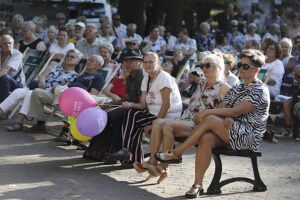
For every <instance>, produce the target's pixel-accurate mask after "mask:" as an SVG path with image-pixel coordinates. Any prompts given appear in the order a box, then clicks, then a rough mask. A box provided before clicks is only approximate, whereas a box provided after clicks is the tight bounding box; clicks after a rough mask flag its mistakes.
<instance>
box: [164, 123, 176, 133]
mask: <svg viewBox="0 0 300 200" xmlns="http://www.w3.org/2000/svg"><path fill="white" fill-rule="evenodd" d="M173 130H174V123H172V122H166V123H164V124H163V125H162V131H163V133H164V134H166V133H170V132H173Z"/></svg>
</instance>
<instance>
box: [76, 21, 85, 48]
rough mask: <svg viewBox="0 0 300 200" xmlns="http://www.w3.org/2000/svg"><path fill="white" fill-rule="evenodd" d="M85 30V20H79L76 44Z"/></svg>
mask: <svg viewBox="0 0 300 200" xmlns="http://www.w3.org/2000/svg"><path fill="white" fill-rule="evenodd" d="M84 31H85V24H84V23H83V22H77V23H76V24H75V40H76V41H75V44H76V42H77V41H79V40H81V39H82V38H83V34H84Z"/></svg>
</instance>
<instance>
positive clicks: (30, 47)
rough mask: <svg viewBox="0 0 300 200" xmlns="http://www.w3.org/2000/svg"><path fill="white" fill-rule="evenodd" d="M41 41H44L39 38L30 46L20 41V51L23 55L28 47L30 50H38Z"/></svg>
mask: <svg viewBox="0 0 300 200" xmlns="http://www.w3.org/2000/svg"><path fill="white" fill-rule="evenodd" d="M41 41H43V40H42V39H40V38H38V39H36V40H34V41H33V42H31V43H30V44H24V41H23V40H20V41H19V44H20V47H19V51H21V53H24V51H25V49H26V48H27V47H29V49H36V46H37V44H38V43H39V42H41Z"/></svg>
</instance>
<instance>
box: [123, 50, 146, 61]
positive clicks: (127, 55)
mask: <svg viewBox="0 0 300 200" xmlns="http://www.w3.org/2000/svg"><path fill="white" fill-rule="evenodd" d="M123 53H124V54H123V58H124V59H137V60H143V54H142V51H141V50H140V49H126V51H125V52H123Z"/></svg>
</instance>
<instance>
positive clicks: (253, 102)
mask: <svg viewBox="0 0 300 200" xmlns="http://www.w3.org/2000/svg"><path fill="white" fill-rule="evenodd" d="M264 62H265V57H264V55H263V54H262V53H261V52H260V51H258V50H244V51H242V52H241V54H240V63H239V65H238V66H239V70H240V76H241V77H242V78H243V80H244V82H243V83H242V84H240V85H237V86H234V87H233V88H231V89H230V90H229V91H228V92H227V94H226V95H225V97H224V103H223V105H222V108H217V109H206V110H202V111H201V112H199V113H197V114H196V115H195V116H194V118H193V120H194V122H195V123H196V127H195V128H194V129H193V131H192V134H191V135H190V136H189V137H188V138H187V139H186V140H185V142H184V143H182V144H181V145H180V146H178V147H177V148H175V149H174V150H173V151H172V152H167V153H156V154H155V157H156V159H158V160H159V161H161V162H165V163H179V162H181V161H182V157H181V156H182V154H183V153H184V152H185V151H186V150H188V149H189V148H191V147H192V146H193V145H195V144H198V151H197V155H196V164H195V166H196V167H195V180H194V184H193V186H192V187H191V189H190V190H189V191H188V192H186V193H185V196H186V197H187V198H196V197H197V196H198V195H201V194H203V187H202V181H203V177H204V174H205V172H206V170H207V168H208V167H209V164H210V161H211V157H212V150H213V148H216V147H224V146H225V147H228V146H230V147H231V148H232V149H250V150H256V149H257V148H258V147H259V145H260V143H261V142H262V140H263V135H264V132H265V131H266V125H267V119H268V116H269V106H270V95H269V92H268V87H267V86H266V85H265V84H264V83H263V82H261V81H260V80H259V79H258V78H257V74H258V73H259V71H260V69H261V67H262V65H263V64H264Z"/></svg>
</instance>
